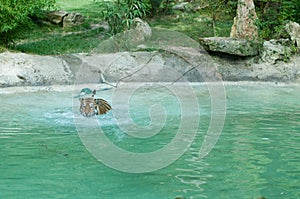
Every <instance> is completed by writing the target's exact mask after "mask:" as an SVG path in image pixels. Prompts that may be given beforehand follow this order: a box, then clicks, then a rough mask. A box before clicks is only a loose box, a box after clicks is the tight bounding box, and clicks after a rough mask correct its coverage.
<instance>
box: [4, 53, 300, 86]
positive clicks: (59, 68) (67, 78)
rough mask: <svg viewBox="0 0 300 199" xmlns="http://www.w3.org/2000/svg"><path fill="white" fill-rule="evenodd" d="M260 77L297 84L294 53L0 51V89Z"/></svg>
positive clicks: (299, 73) (299, 65)
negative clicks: (271, 58) (277, 56)
mask: <svg viewBox="0 0 300 199" xmlns="http://www.w3.org/2000/svg"><path fill="white" fill-rule="evenodd" d="M104 81H107V82H114V83H118V82H181V81H187V82H214V81H265V82H289V83H300V56H298V55H295V56H293V57H291V58H290V60H289V61H287V62H284V61H280V62H276V63H270V62H262V61H257V60H256V58H255V57H239V56H232V55H227V54H213V53H212V54H211V55H209V54H208V53H207V52H206V51H203V49H202V50H201V49H200V50H197V49H196V50H195V49H190V48H178V47H176V48H173V49H172V47H170V49H168V50H165V51H151V52H148V51H139V52H118V53H105V54H91V55H87V54H70V55H63V56H40V55H31V54H24V53H12V52H5V53H1V54H0V87H12V86H48V85H72V84H81V83H83V84H84V83H101V82H104Z"/></svg>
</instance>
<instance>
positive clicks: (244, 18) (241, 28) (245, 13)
mask: <svg viewBox="0 0 300 199" xmlns="http://www.w3.org/2000/svg"><path fill="white" fill-rule="evenodd" d="M256 20H257V15H256V12H255V6H254V3H253V0H238V6H237V13H236V17H235V18H234V23H233V26H232V28H231V33H230V37H233V38H238V39H248V40H256V39H257V38H258V27H257V26H256V24H255V21H256Z"/></svg>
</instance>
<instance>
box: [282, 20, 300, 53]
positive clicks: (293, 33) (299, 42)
mask: <svg viewBox="0 0 300 199" xmlns="http://www.w3.org/2000/svg"><path fill="white" fill-rule="evenodd" d="M285 30H286V31H287V33H288V34H289V35H290V39H291V40H292V42H293V43H294V44H295V45H296V46H297V47H298V48H300V25H299V24H298V23H296V22H292V21H290V22H288V23H287V24H286V25H285Z"/></svg>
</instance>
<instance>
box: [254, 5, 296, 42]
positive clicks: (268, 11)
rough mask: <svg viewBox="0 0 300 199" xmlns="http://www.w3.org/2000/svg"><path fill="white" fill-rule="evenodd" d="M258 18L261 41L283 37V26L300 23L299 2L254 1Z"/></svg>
mask: <svg viewBox="0 0 300 199" xmlns="http://www.w3.org/2000/svg"><path fill="white" fill-rule="evenodd" d="M254 2H255V4H256V11H257V14H258V16H259V21H258V22H257V25H258V27H259V29H260V37H261V38H262V39H267V40H268V39H271V38H280V37H283V36H285V33H284V32H285V31H284V25H285V23H286V22H287V21H288V20H290V21H295V22H298V23H300V4H299V0H256V1H254Z"/></svg>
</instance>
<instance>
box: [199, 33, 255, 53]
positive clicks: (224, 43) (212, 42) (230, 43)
mask: <svg viewBox="0 0 300 199" xmlns="http://www.w3.org/2000/svg"><path fill="white" fill-rule="evenodd" d="M200 43H201V44H202V45H203V47H204V48H205V49H206V50H209V51H215V52H222V53H227V54H231V55H238V56H243V57H245V56H255V55H258V53H259V48H260V44H259V43H258V42H255V41H248V40H246V39H235V38H230V37H208V38H200Z"/></svg>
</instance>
